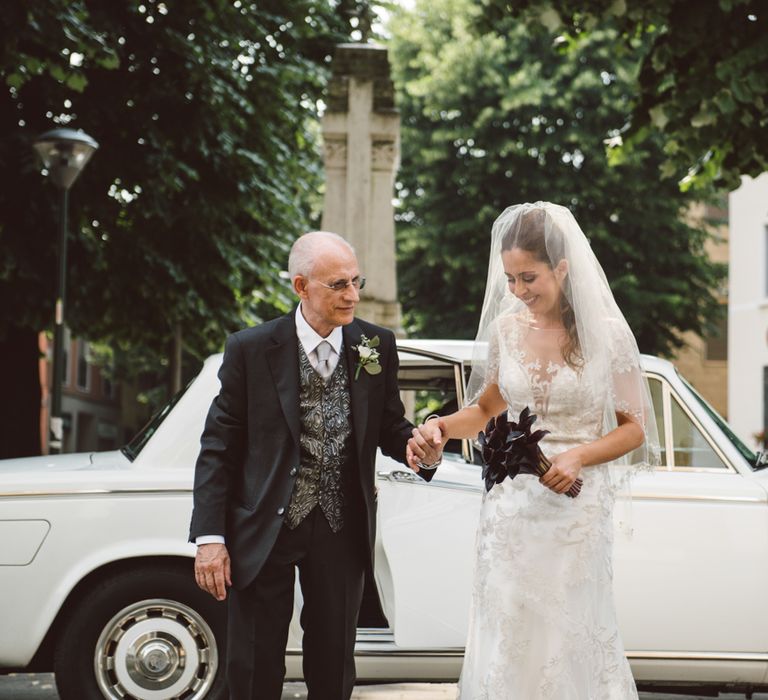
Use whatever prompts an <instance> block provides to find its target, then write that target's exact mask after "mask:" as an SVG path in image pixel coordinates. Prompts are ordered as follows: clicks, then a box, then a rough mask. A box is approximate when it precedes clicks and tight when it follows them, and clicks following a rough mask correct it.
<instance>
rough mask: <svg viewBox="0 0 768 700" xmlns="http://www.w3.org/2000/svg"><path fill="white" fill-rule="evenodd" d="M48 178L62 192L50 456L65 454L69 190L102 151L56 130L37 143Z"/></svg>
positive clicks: (84, 138)
mask: <svg viewBox="0 0 768 700" xmlns="http://www.w3.org/2000/svg"><path fill="white" fill-rule="evenodd" d="M34 147H35V150H36V151H37V152H38V154H39V155H40V158H41V159H42V161H43V165H44V166H45V169H46V170H47V171H48V176H49V177H50V178H51V180H52V181H53V184H54V185H56V187H58V188H59V190H61V214H60V222H59V224H60V226H59V284H58V288H59V291H58V294H57V296H56V321H55V325H54V327H53V387H52V396H51V411H50V421H49V436H48V446H49V450H48V451H49V452H52V453H53V452H61V448H62V443H63V438H64V421H63V418H62V415H61V383H62V379H63V376H64V366H63V362H64V302H65V301H66V289H67V215H68V209H69V188H70V187H72V185H73V184H74V182H75V180H77V176H78V175H79V174H80V171H81V170H82V169H83V168H84V167H85V165H86V163H87V162H88V161H89V160H90V158H91V156H92V155H93V153H94V151H95V150H96V149H97V148H98V147H99V144H98V143H96V141H94V140H93V139H92V138H91V137H90V136H88V134H86V133H85V132H83V131H75V130H74V129H53V130H51V131H46V132H45V133H44V134H42V135H41V136H39V137H38V138H37V140H36V141H35V143H34Z"/></svg>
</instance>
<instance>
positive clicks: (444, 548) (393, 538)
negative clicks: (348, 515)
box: [376, 350, 482, 649]
mask: <svg viewBox="0 0 768 700" xmlns="http://www.w3.org/2000/svg"><path fill="white" fill-rule="evenodd" d="M463 372H464V367H463V364H462V362H460V361H455V360H451V359H450V358H447V357H442V356H440V355H438V354H436V353H430V352H419V351H416V350H414V351H412V352H411V351H409V352H408V353H401V364H400V378H399V381H400V387H401V393H402V394H403V399H404V403H405V404H406V411H407V414H408V417H409V419H411V420H412V421H414V422H415V423H418V422H420V421H421V420H423V419H424V418H426V416H427V415H428V414H430V413H437V414H441V413H450V412H453V411H455V410H456V409H457V407H461V406H462V405H463V397H464V393H463V392H464V374H463ZM471 455H472V451H471V446H470V444H469V441H450V442H449V443H448V444H447V445H446V449H445V452H444V455H443V461H442V464H441V465H440V466H439V467H438V469H437V472H436V473H435V475H434V477H433V479H432V481H431V483H429V484H427V483H426V482H425V481H424V480H423V479H421V478H420V477H419V476H417V475H416V474H414V473H413V472H412V471H411V470H410V469H408V468H406V467H404V466H403V465H401V464H399V463H396V462H393V461H387V460H381V459H380V460H379V463H378V464H379V466H378V474H377V476H378V480H377V486H378V504H379V506H378V542H377V552H376V582H377V586H378V588H379V594H380V599H381V601H382V606H383V608H384V613H385V615H386V617H387V619H388V621H389V625H390V629H392V630H393V632H394V641H395V644H396V645H397V646H398V647H404V648H410V649H436V648H446V647H453V648H460V649H463V647H464V643H465V641H466V635H467V617H468V612H469V601H470V590H471V583H472V568H473V560H474V556H473V553H474V549H475V533H476V530H477V522H478V517H479V510H480V498H481V493H482V492H481V480H480V467H479V466H478V465H476V464H473V463H472V461H471Z"/></svg>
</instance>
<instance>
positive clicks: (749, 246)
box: [728, 173, 768, 447]
mask: <svg viewBox="0 0 768 700" xmlns="http://www.w3.org/2000/svg"><path fill="white" fill-rule="evenodd" d="M728 209H729V228H730V265H729V279H730V291H729V299H728V337H729V353H730V363H729V369H728V419H729V422H730V424H731V426H732V427H733V429H734V431H735V432H736V434H737V435H738V436H739V437H740V438H741V439H742V440H744V442H745V443H746V444H747V445H750V446H752V447H760V446H761V445H760V443H765V427H766V425H767V424H768V173H763V174H762V175H760V177H758V178H749V177H743V178H742V183H741V187H739V189H737V190H735V191H734V192H732V193H731V194H730V197H729V207H728ZM761 433H762V435H761Z"/></svg>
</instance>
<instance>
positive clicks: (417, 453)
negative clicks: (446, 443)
mask: <svg viewBox="0 0 768 700" xmlns="http://www.w3.org/2000/svg"><path fill="white" fill-rule="evenodd" d="M444 435H445V425H444V424H443V421H442V419H441V418H431V419H429V420H427V421H426V422H425V423H422V424H421V425H420V426H419V427H418V428H414V429H413V437H411V438H410V440H408V446H407V447H406V449H405V457H406V461H407V462H408V466H409V467H410V468H411V469H413V471H415V472H418V471H419V469H420V468H421V467H423V466H424V465H430V464H434V463H435V462H438V461H439V460H440V458H441V457H442V454H443V437H444Z"/></svg>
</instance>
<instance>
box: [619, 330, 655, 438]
mask: <svg viewBox="0 0 768 700" xmlns="http://www.w3.org/2000/svg"><path fill="white" fill-rule="evenodd" d="M609 357H610V363H611V384H612V390H611V394H612V395H611V398H612V400H613V406H614V410H615V411H616V413H621V414H623V415H625V416H627V418H629V419H631V420H633V421H635V422H636V423H639V424H640V425H641V426H643V427H645V424H646V423H647V419H648V416H649V411H650V410H652V406H650V404H649V396H648V389H647V385H646V381H645V378H644V377H643V372H642V368H641V367H640V362H639V360H640V356H639V352H638V349H637V343H636V342H635V338H634V336H633V335H632V331H630V329H629V327H628V326H627V325H626V324H624V323H618V322H613V323H611V332H610V354H609Z"/></svg>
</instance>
